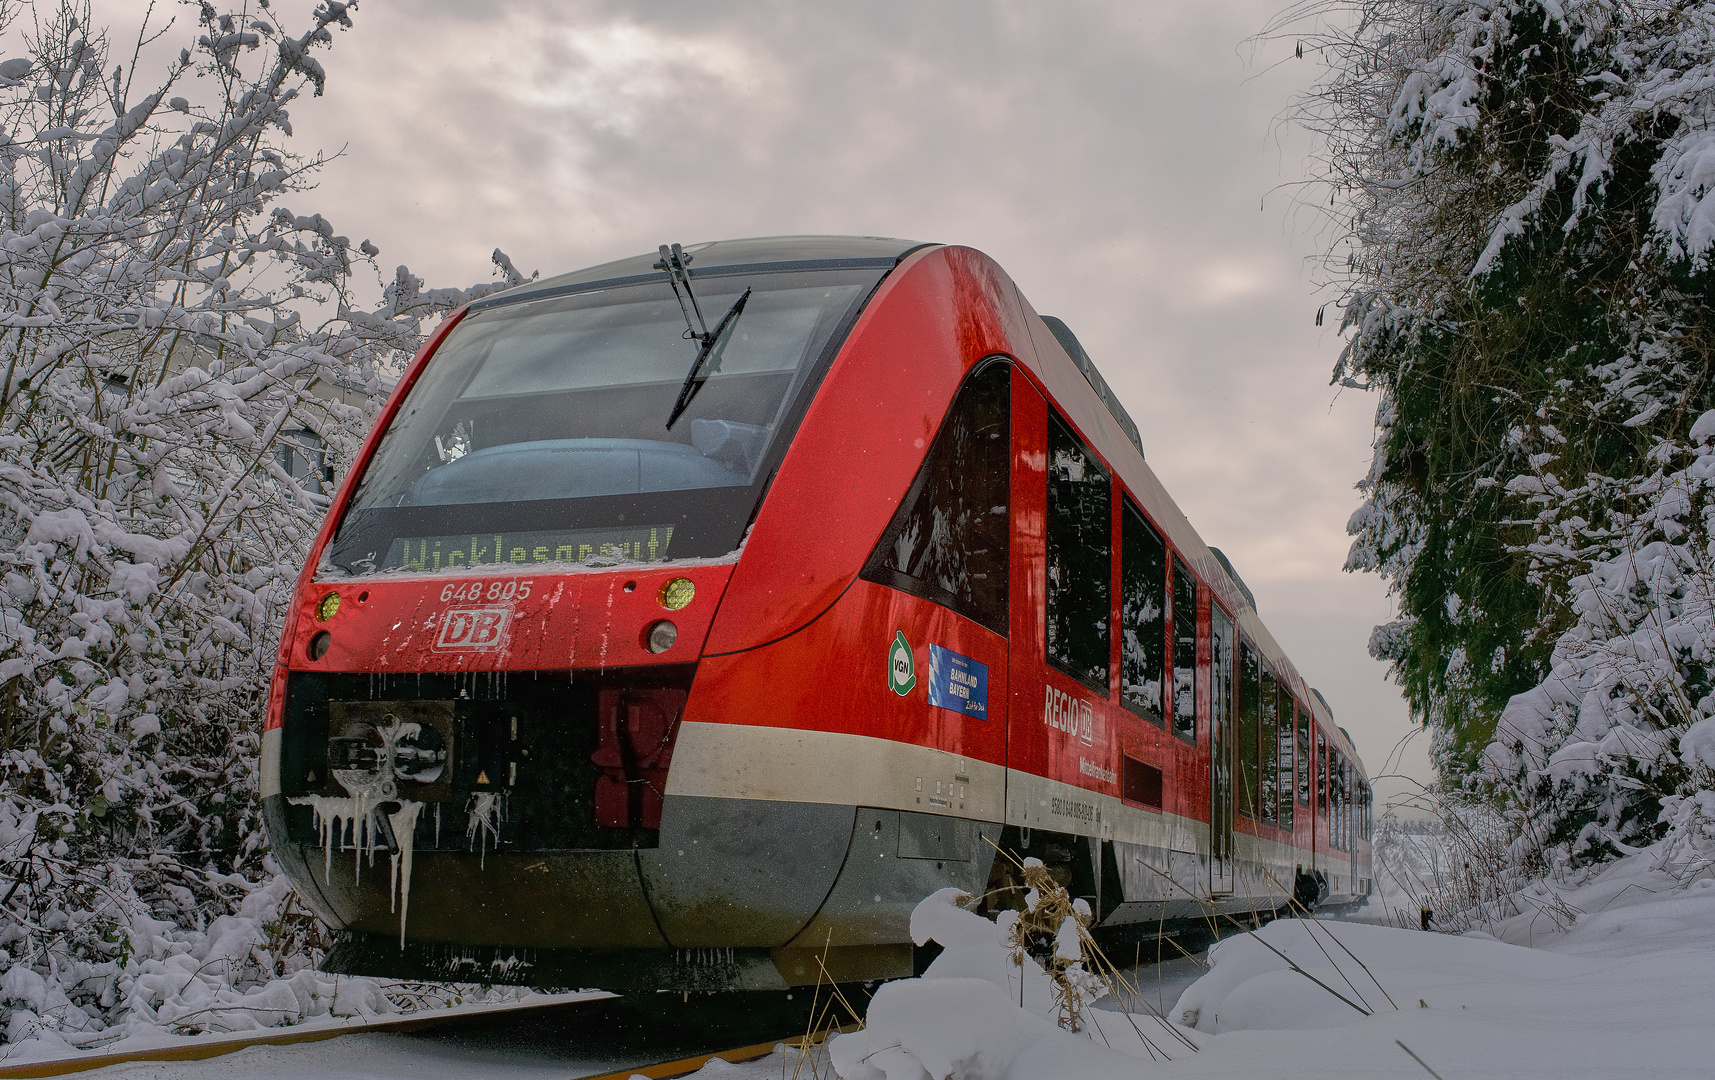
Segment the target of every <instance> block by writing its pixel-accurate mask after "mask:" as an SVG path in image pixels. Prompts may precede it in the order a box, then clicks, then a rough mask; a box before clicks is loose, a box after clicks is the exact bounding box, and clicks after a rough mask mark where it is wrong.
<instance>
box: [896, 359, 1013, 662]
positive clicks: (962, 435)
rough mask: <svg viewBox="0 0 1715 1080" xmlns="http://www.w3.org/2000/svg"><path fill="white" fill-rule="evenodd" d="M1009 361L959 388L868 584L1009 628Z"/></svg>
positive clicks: (993, 363) (993, 364) (999, 629)
mask: <svg viewBox="0 0 1715 1080" xmlns="http://www.w3.org/2000/svg"><path fill="white" fill-rule="evenodd" d="M1011 430H1012V365H1011V364H1009V363H1007V362H1006V361H1005V360H1002V359H998V358H997V359H994V360H990V361H987V362H985V363H984V364H982V365H981V366H980V367H978V368H977V370H976V371H975V372H974V373H972V374H971V375H970V376H969V377H968V378H967V379H966V380H965V385H964V386H963V387H962V388H961V389H960V390H959V394H958V397H957V398H955V399H954V401H953V406H952V408H951V409H949V410H948V412H947V419H946V420H945V421H944V422H943V423H942V424H941V430H940V432H939V433H938V434H937V435H936V436H935V442H934V445H932V446H931V447H930V448H929V455H928V457H927V458H925V459H924V461H923V467H922V468H921V469H920V470H918V473H917V479H916V480H915V481H913V482H912V484H911V490H910V491H909V492H908V493H907V494H906V496H905V500H904V502H902V503H901V504H900V507H899V510H898V512H896V513H895V514H894V516H893V521H892V522H890V523H889V524H888V527H887V531H886V532H884V533H883V534H882V536H881V543H879V544H878V545H876V549H875V551H873V552H872V553H871V554H870V557H869V562H868V564H867V565H865V567H864V571H863V577H864V578H865V579H866V580H868V581H874V582H878V583H880V584H882V585H890V586H892V587H893V588H896V589H900V590H902V591H904V592H908V593H911V594H913V595H915V596H921V597H923V598H924V599H925V600H932V601H934V602H935V603H937V604H940V605H942V606H944V607H949V608H952V609H953V610H954V611H956V612H958V613H959V614H961V615H963V616H965V617H966V618H969V619H974V620H975V621H977V622H979V623H981V624H982V625H984V626H986V627H988V628H989V629H990V630H993V631H994V632H995V633H997V634H1005V633H1006V632H1007V625H1006V623H1007V617H1006V614H1007V607H1006V592H1007V576H1008V575H1007V569H1008V560H1007V554H1008V543H1009V541H1010V538H1011V527H1010V524H1009V522H1008V517H1007V506H1008V505H1009V502H1010V498H1009V496H1010V490H1011V480H1010V475H1011V439H1010V437H1009V436H1010V434H1011Z"/></svg>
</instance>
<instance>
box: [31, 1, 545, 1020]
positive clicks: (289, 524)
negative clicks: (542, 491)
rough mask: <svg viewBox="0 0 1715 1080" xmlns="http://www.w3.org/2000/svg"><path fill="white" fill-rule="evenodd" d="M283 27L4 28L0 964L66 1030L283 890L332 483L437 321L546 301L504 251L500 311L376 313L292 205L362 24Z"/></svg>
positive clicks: (403, 306)
mask: <svg viewBox="0 0 1715 1080" xmlns="http://www.w3.org/2000/svg"><path fill="white" fill-rule="evenodd" d="M281 6H282V5H280V4H275V5H270V4H269V3H268V0H256V2H255V3H254V4H253V5H246V6H244V7H241V8H238V9H235V10H230V11H227V10H222V9H219V8H217V7H216V6H214V5H213V4H212V3H208V2H203V3H200V4H188V5H184V6H183V7H182V8H181V9H180V18H179V20H178V22H175V23H169V24H167V25H165V26H159V25H150V24H149V23H148V22H147V21H146V20H145V21H144V23H143V24H142V25H141V26H140V27H138V28H136V29H135V34H134V37H131V36H128V37H127V40H128V41H130V42H131V44H130V45H128V46H127V47H126V48H124V49H120V48H117V47H115V45H114V43H113V41H112V40H111V39H110V37H109V35H108V33H107V31H106V30H105V29H103V28H99V27H96V26H92V25H91V13H90V9H89V7H88V6H87V4H85V5H81V6H80V5H78V4H75V3H70V2H60V3H57V4H50V3H43V4H37V5H33V6H32V5H28V4H22V3H19V2H18V0H0V53H3V54H4V55H0V949H4V955H0V966H4V965H8V964H9V965H10V968H11V969H16V971H17V972H18V973H19V974H17V975H14V976H5V977H6V978H8V979H9V980H10V981H8V982H7V983H6V986H7V987H8V988H11V987H12V983H13V982H17V983H19V985H26V984H30V980H29V978H27V977H25V976H24V975H23V974H22V973H23V972H26V971H34V972H35V973H37V974H38V975H43V976H47V977H48V979H49V982H50V984H52V985H53V986H54V987H56V988H57V990H58V991H63V994H62V996H61V998H60V999H59V1000H60V1001H61V1003H62V1004H63V1003H65V1001H66V1000H67V999H66V998H65V997H64V996H63V995H64V994H69V995H70V1001H71V1002H72V1003H74V1007H72V1008H70V1009H69V1010H65V1009H62V1010H61V1011H62V1012H65V1013H66V1015H68V1016H71V1015H72V1014H76V1016H75V1022H74V1020H65V1024H67V1025H69V1026H68V1027H67V1029H66V1030H68V1031H75V1030H78V1029H79V1028H82V1027H88V1026H90V1025H93V1026H96V1027H99V1026H101V1025H102V1024H103V1023H104V1022H105V1019H106V1018H111V1017H113V1016H117V1015H119V1014H120V1013H122V1012H124V1010H125V1009H127V1008H128V1007H130V1004H128V1003H130V999H131V997H132V993H131V991H132V990H133V989H134V986H133V984H134V982H135V978H136V977H137V975H138V972H139V970H140V969H139V968H138V967H137V964H138V963H139V962H140V961H143V960H148V959H149V958H150V956H151V955H152V951H153V953H160V952H161V950H162V949H163V948H166V949H168V951H171V949H170V948H169V947H168V946H166V945H162V943H161V942H162V941H163V940H165V939H164V938H160V935H158V934H154V933H153V931H152V930H151V929H150V928H151V927H155V928H157V929H159V928H160V927H163V926H170V925H174V924H176V925H179V926H181V927H186V928H190V929H193V930H194V929H198V928H201V927H202V926H203V925H204V923H205V922H206V921H207V920H208V919H209V918H211V917H214V916H217V915H222V914H225V913H227V912H229V911H233V910H236V906H237V905H238V904H240V903H241V902H242V901H243V900H244V898H245V895H246V894H247V893H249V892H251V891H252V889H253V887H254V883H255V882H257V881H260V880H262V879H263V878H264V877H265V876H266V875H265V873H264V872H263V868H262V859H263V856H264V854H265V853H264V851H263V849H262V845H263V842H264V841H263V836H262V833H261V830H260V826H259V821H258V809H257V805H256V802H255V791H256V782H255V776H254V773H255V767H256V753H257V745H258V740H259V730H258V728H259V722H260V717H261V713H262V711H263V706H264V703H265V700H266V693H267V687H268V681H269V676H270V669H271V666H272V662H273V656H274V651H275V645H274V642H275V639H276V635H277V626H278V622H279V615H280V614H281V610H282V605H283V603H284V601H285V600H286V599H287V598H288V596H289V594H290V590H291V587H292V584H293V581H294V579H295V578H296V576H297V573H298V571H299V569H300V567H301V566H302V564H303V560H304V557H305V551H306V548H307V545H308V543H309V541H310V539H311V538H312V537H313V536H314V533H315V531H316V529H317V527H318V526H319V524H320V520H321V517H322V515H323V513H324V512H325V510H326V507H327V505H328V497H329V495H330V494H331V492H332V490H333V488H332V485H333V483H334V482H335V481H336V480H337V479H338V477H339V475H340V474H341V472H342V471H343V468H344V465H345V463H346V462H347V460H348V458H349V455H350V453H351V452H352V451H353V450H354V449H355V447H356V444H357V442H358V440H360V439H361V438H362V436H363V434H364V433H365V432H366V430H367V428H368V426H369V424H370V422H371V420H372V419H373V416H374V414H375V410H376V409H377V407H378V406H379V404H380V401H381V399H382V397H383V396H384V393H385V391H386V390H388V389H390V387H391V385H392V382H393V379H394V377H395V376H396V375H397V373H398V371H399V370H400V369H401V367H402V365H403V363H404V362H405V361H406V360H407V359H408V358H409V356H410V355H411V354H412V352H413V351H414V350H415V349H416V348H417V347H418V345H419V344H420V342H421V340H422V335H423V333H424V331H425V330H426V329H428V327H427V325H426V320H431V319H434V318H436V317H438V316H440V315H444V314H445V313H446V312H447V311H448V310H450V309H451V308H452V307H454V306H456V305H458V304H460V303H462V302H464V301H466V300H468V299H471V298H473V297H475V296H478V295H481V294H482V293H483V292H486V291H490V290H492V289H494V288H500V287H505V286H506V285H508V284H516V283H518V282H519V281H520V280H522V279H520V278H519V276H518V275H517V273H516V271H514V270H513V269H512V267H511V265H510V263H509V262H507V260H506V259H505V257H504V256H503V255H501V254H500V253H499V252H496V253H495V257H496V263H497V265H498V266H499V267H500V269H501V272H502V274H503V277H504V280H503V281H501V282H499V283H496V284H491V285H483V286H477V287H475V288H473V289H468V290H438V291H431V290H425V289H424V288H423V287H422V283H421V282H420V281H418V280H417V279H416V278H414V277H413V276H412V275H411V274H410V273H409V271H408V270H406V269H405V268H404V267H400V268H399V269H398V271H397V272H396V273H395V274H394V275H393V276H392V278H391V280H390V282H388V283H386V285H385V288H384V289H383V290H381V295H382V302H381V304H380V306H379V307H378V308H375V309H372V310H365V309H364V308H363V307H362V306H361V305H360V304H359V303H358V302H357V300H356V299H355V291H354V290H355V287H356V285H357V284H359V283H360V280H361V279H360V278H359V277H358V276H356V275H362V274H365V273H367V274H369V275H372V278H373V280H374V283H375V284H376V285H377V286H379V285H381V284H382V283H381V281H380V278H379V276H378V275H377V272H376V268H375V264H374V259H375V256H376V255H377V254H378V251H377V249H376V248H375V246H374V245H372V244H370V243H369V242H368V241H367V240H364V241H361V242H359V243H356V244H354V243H352V242H351V241H350V240H349V239H348V238H347V237H346V236H343V235H340V234H339V233H338V232H337V231H336V230H335V228H334V226H333V225H332V223H331V222H330V221H329V220H328V219H327V218H325V217H323V216H322V215H320V214H314V213H311V214H302V213H296V212H294V210H293V209H290V208H288V206H287V203H286V200H288V199H293V200H294V201H295V200H296V198H297V197H298V196H300V195H302V193H304V192H306V191H307V190H309V188H310V187H311V181H312V178H313V176H314V174H315V171H316V169H317V168H318V166H319V165H321V164H322V158H321V157H320V156H311V157H307V158H306V157H304V156H301V155H295V154H293V153H292V152H291V151H290V150H289V149H288V146H289V143H290V138H291V134H292V126H291V120H290V116H289V109H290V108H292V107H294V106H296V105H297V104H299V102H300V99H301V98H304V97H306V96H307V95H320V94H322V92H323V90H324V89H325V88H326V87H327V85H328V82H329V79H328V75H327V73H326V71H325V70H324V68H323V67H322V64H321V62H320V61H319V60H318V59H317V54H318V53H319V52H321V51H323V50H325V49H326V48H327V47H328V46H329V45H330V44H331V43H332V41H333V39H334V36H335V34H336V33H337V32H339V31H341V30H343V29H345V28H348V27H350V26H351V6H350V5H348V4H344V3H339V2H337V0H323V2H322V3H321V4H320V5H319V6H316V7H315V8H314V10H313V11H311V10H308V8H309V5H308V4H305V5H303V7H302V8H301V9H300V10H298V11H295V12H282V11H280V10H279V9H280V7H281ZM181 24H182V25H181ZM162 35H167V37H166V38H163V37H162ZM171 35H178V36H179V37H181V38H182V39H183V41H184V45H185V47H184V48H183V50H182V51H178V52H177V55H176V57H174V56H172V55H171V54H170V53H169V54H168V56H167V57H166V58H165V62H164V64H162V65H156V64H155V63H154V62H153V61H152V60H151V59H150V58H151V57H153V56H154V55H155V54H156V53H157V52H158V51H159V50H160V48H161V42H162V41H163V40H166V41H170V40H171ZM371 295H373V293H372V294H371ZM152 919H153V920H165V921H164V922H155V921H151V920H152ZM152 935H153V936H152ZM157 938H159V939H160V940H156V939H157ZM156 959H157V960H159V959H160V957H159V956H157V957H156ZM275 959H279V958H275ZM273 964H274V961H273V960H270V961H269V962H268V963H267V964H264V965H263V966H264V967H267V966H272V965H273ZM274 973H275V972H272V971H269V972H264V973H262V974H263V975H266V976H271V975H273V974H274ZM258 977H261V976H260V975H259V976H258ZM56 980H57V981H56ZM30 985H33V984H30ZM136 985H137V986H141V984H136ZM138 993H143V991H142V990H140V989H139V990H138ZM4 996H5V997H6V998H7V999H11V998H13V997H15V996H16V995H12V994H10V993H7V994H6V995H4ZM26 996H27V995H26ZM38 996H39V995H38ZM51 996H52V995H51V994H50V997H51ZM31 1003H32V1004H33V1005H34V1008H33V1009H31V1010H29V1012H30V1015H31V1016H32V1017H34V1019H33V1020H32V1023H37V1024H42V1023H48V1024H51V1023H57V1022H58V1021H53V1020H51V1019H50V1018H47V1017H44V1016H42V1015H40V1014H41V1009H42V1005H41V1004H40V1002H35V1001H32V1002H31ZM3 1004H4V1003H3V1002H0V1005H3ZM133 1004H134V1003H133ZM156 1004H159V1003H158V1002H156ZM80 1009H81V1011H80ZM13 1026H16V1025H13ZM26 1026H27V1025H26ZM13 1037H17V1033H16V1032H14V1033H13Z"/></svg>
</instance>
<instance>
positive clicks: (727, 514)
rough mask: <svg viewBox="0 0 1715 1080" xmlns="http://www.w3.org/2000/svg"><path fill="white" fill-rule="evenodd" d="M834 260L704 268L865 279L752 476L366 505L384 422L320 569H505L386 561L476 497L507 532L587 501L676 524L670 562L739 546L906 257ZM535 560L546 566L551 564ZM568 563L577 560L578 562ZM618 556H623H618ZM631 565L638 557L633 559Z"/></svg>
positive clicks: (356, 473)
mask: <svg viewBox="0 0 1715 1080" xmlns="http://www.w3.org/2000/svg"><path fill="white" fill-rule="evenodd" d="M831 261H832V260H828V261H821V262H813V263H805V262H800V263H774V264H763V265H760V266H749V267H746V266H721V267H711V268H709V269H708V270H706V271H704V272H703V273H702V274H700V275H698V276H701V277H704V278H713V277H732V276H735V275H747V276H750V277H754V278H761V277H764V276H767V277H770V278H774V277H777V276H788V277H792V278H797V279H799V280H801V281H806V282H808V281H811V280H814V279H816V278H821V277H823V276H824V275H830V276H834V277H836V278H837V279H842V280H844V281H846V282H847V283H848V284H855V285H857V287H858V288H857V291H856V294H855V296H854V298H853V299H852V301H851V302H850V303H849V304H848V306H847V307H846V309H845V311H844V312H842V313H841V314H839V315H838V316H837V317H836V318H835V320H834V322H833V325H832V327H831V328H830V330H829V331H828V335H827V338H826V340H825V341H824V342H823V343H822V345H821V347H820V349H819V351H818V352H817V353H816V354H815V355H814V356H813V357H811V358H809V359H808V360H807V361H806V362H805V363H804V365H803V367H802V370H803V377H802V379H801V381H800V382H799V385H798V388H797V390H796V392H795V393H794V394H792V395H791V397H790V399H789V400H788V401H787V402H786V403H785V407H784V408H783V410H782V411H781V413H780V421H779V424H778V426H777V428H776V429H775V432H774V434H773V436H772V438H771V440H770V442H769V444H768V448H767V451H766V453H765V454H764V456H763V458H762V460H761V462H760V463H759V465H758V468H757V469H756V470H755V472H754V475H753V477H752V480H751V483H750V484H749V485H747V486H736V487H719V488H693V489H687V490H678V491H663V492H646V493H641V494H623V495H606V496H589V497H584V498H579V499H575V500H568V499H541V500H527V501H518V502H492V503H481V504H453V505H445V506H385V507H383V506H374V507H368V508H359V507H358V506H357V502H358V498H357V493H358V489H359V487H360V486H361V483H362V481H363V478H364V475H365V474H366V473H367V471H368V469H369V468H371V467H372V465H373V464H374V462H375V459H376V457H377V455H378V454H379V452H380V450H381V447H382V443H383V440H384V436H385V432H384V431H378V432H377V433H376V438H375V439H374V441H373V444H372V445H369V446H367V447H366V448H365V450H366V452H365V454H364V455H363V457H362V459H361V463H360V465H361V467H360V468H359V469H354V470H353V475H352V476H351V478H350V480H349V486H348V491H347V492H346V493H345V498H344V499H343V500H342V505H341V506H340V507H339V518H340V520H339V522H338V524H337V525H336V526H335V527H334V528H333V529H332V530H331V531H330V533H329V536H328V541H327V543H326V544H325V546H324V547H323V550H322V553H321V559H320V563H319V565H318V566H317V570H316V576H317V577H318V578H342V577H348V576H356V575H361V576H365V577H369V576H377V575H387V576H393V575H401V574H418V573H424V574H436V573H439V574H447V573H451V572H455V571H456V572H460V573H466V574H468V573H471V572H473V571H477V572H481V571H482V570H484V569H488V570H493V569H500V568H501V566H502V565H503V564H499V565H491V564H486V563H485V564H479V565H477V566H469V565H460V566H456V567H442V568H439V569H427V568H425V569H421V570H408V569H403V568H394V569H387V570H383V569H380V567H379V566H378V565H376V564H377V563H378V562H379V561H380V559H381V558H382V556H383V555H384V554H385V552H386V550H387V548H388V546H389V545H390V544H391V541H392V540H393V539H395V538H411V539H415V538H418V537H425V536H434V535H437V534H448V535H450V534H453V533H464V532H468V531H469V521H470V514H471V511H472V509H473V506H478V507H480V513H481V514H482V516H483V517H484V518H485V519H488V520H489V521H491V522H494V523H496V524H494V525H493V526H492V527H495V528H496V529H497V530H498V531H503V532H506V533H516V532H527V531H532V530H538V529H541V530H548V529H556V528H564V527H566V520H567V517H568V505H569V504H570V503H573V502H575V503H576V504H577V506H578V515H579V517H580V519H584V520H591V519H593V520H599V521H601V522H604V523H616V524H618V525H621V526H623V525H627V524H630V525H665V526H672V527H673V529H674V531H673V533H672V545H671V548H670V552H671V554H670V555H669V557H668V558H667V559H666V560H663V561H680V560H687V559H699V560H705V559H711V558H721V557H725V556H727V555H730V554H731V553H732V552H734V551H735V550H736V549H737V548H738V547H739V546H740V545H741V543H742V541H743V537H744V535H745V533H746V532H747V531H748V529H749V526H750V524H751V523H752V522H753V521H754V520H755V517H756V514H757V512H758V511H759V510H760V508H761V505H762V500H763V498H764V497H765V496H766V494H767V492H768V488H769V486H770V485H771V484H772V483H773V479H774V474H775V472H776V471H777V470H778V469H779V467H780V463H781V461H782V460H783V459H784V458H785V455H786V452H787V451H788V450H789V449H790V447H791V445H792V442H793V439H794V438H795V437H796V435H797V431H798V428H799V425H800V424H801V423H802V422H803V419H804V416H805V414H806V413H807V412H808V411H809V407H810V403H811V402H812V401H813V400H814V399H815V396H816V394H817V392H818V391H819V390H820V388H821V385H822V382H823V380H824V379H825V378H826V376H827V372H828V370H829V368H830V367H832V365H833V360H834V358H835V357H836V356H837V355H838V354H839V352H840V350H841V349H842V348H843V347H844V346H845V342H846V339H847V338H848V337H849V336H850V334H851V330H852V327H853V326H855V325H856V323H857V320H858V318H859V317H860V316H861V315H862V314H863V312H864V310H865V309H866V308H867V307H868V305H869V303H870V301H871V300H872V299H873V298H874V296H875V293H876V291H877V290H878V289H879V288H880V287H881V285H882V283H883V282H884V281H886V279H887V276H888V274H889V273H891V272H892V270H893V268H894V267H895V266H896V265H897V263H896V262H895V261H893V260H880V259H864V260H855V259H854V260H838V261H839V262H841V263H846V264H850V263H862V264H863V265H858V266H853V265H839V266H832V265H829V262H831ZM862 271H869V272H871V273H873V275H874V276H873V279H871V278H869V276H868V275H867V274H863V273H862ZM854 277H855V280H854ZM650 281H660V282H661V283H662V284H663V285H665V279H664V278H662V277H660V276H656V277H629V278H619V279H610V280H605V281H592V282H587V283H582V282H580V283H578V284H577V285H576V286H573V287H568V288H562V289H555V290H553V294H552V295H551V296H544V295H542V294H540V293H537V294H534V295H525V296H520V297H518V298H517V299H516V300H515V301H513V302H511V303H507V304H499V303H495V302H494V300H497V299H498V298H493V299H491V300H489V301H487V302H485V303H481V304H480V305H478V304H472V305H470V307H469V308H468V309H467V311H466V314H474V313H475V312H476V311H478V310H492V309H494V308H497V307H512V306H524V305H530V304H535V303H538V302H541V301H544V300H554V299H561V298H564V297H566V296H569V295H573V294H577V293H587V292H601V291H607V290H612V289H616V288H625V287H628V286H634V285H643V284H648V283H649V282H650ZM455 332H456V331H455ZM450 336H451V335H450V334H448V335H445V336H442V337H441V339H440V340H439V341H437V342H436V343H435V351H437V352H438V351H439V349H440V348H441V347H442V346H443V345H444V344H445V342H446V340H447V337H450ZM433 362H434V354H433V353H431V354H429V355H428V356H427V357H426V358H425V359H424V361H423V363H422V365H421V366H420V367H418V369H417V370H416V372H414V373H413V377H412V379H411V384H410V385H408V386H402V387H401V388H400V390H399V395H400V396H399V405H400V406H401V407H402V406H403V405H404V404H405V402H406V400H407V398H408V396H409V394H410V393H411V391H412V390H413V389H414V388H415V386H416V384H417V383H418V382H420V381H421V378H422V374H423V372H425V371H426V370H427V368H428V365H429V364H432V363H433ZM395 419H396V410H393V409H390V410H388V413H387V415H386V416H385V417H384V420H385V423H386V424H387V425H388V426H391V425H392V424H393V423H394V422H395ZM534 565H536V566H541V565H542V564H540V563H537V564H534ZM564 565H566V566H567V567H568V568H569V567H570V566H572V565H576V564H564ZM614 565H619V564H618V563H615V564H614ZM626 565H634V564H632V563H626Z"/></svg>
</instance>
